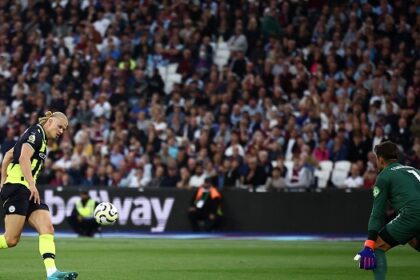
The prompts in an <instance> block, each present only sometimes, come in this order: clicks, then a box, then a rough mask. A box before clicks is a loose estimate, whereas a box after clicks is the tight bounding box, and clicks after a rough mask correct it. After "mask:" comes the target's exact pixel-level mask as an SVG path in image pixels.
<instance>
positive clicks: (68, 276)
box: [47, 270, 78, 280]
mask: <svg viewBox="0 0 420 280" xmlns="http://www.w3.org/2000/svg"><path fill="white" fill-rule="evenodd" d="M77 275H78V274H77V272H64V271H59V270H57V271H56V272H54V273H53V274H51V276H49V277H48V278H47V280H63V279H64V280H74V279H76V278H77Z"/></svg>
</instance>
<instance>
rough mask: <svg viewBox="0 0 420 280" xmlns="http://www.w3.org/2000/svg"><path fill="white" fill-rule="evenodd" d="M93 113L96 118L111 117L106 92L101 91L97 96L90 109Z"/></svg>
mask: <svg viewBox="0 0 420 280" xmlns="http://www.w3.org/2000/svg"><path fill="white" fill-rule="evenodd" d="M92 112H93V115H94V116H95V117H96V118H100V117H105V118H106V119H109V118H110V117H111V112H112V108H111V104H110V103H109V102H108V101H107V96H106V93H101V94H100V95H99V97H98V102H97V103H96V104H95V106H94V107H93V109H92Z"/></svg>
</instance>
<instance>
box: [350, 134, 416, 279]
mask: <svg viewBox="0 0 420 280" xmlns="http://www.w3.org/2000/svg"><path fill="white" fill-rule="evenodd" d="M374 152H375V154H376V157H377V165H378V168H379V170H380V173H379V175H378V178H377V179H376V182H375V186H374V188H373V198H374V201H373V208H372V213H371V215H370V219H369V225H368V239H367V240H366V241H365V244H364V248H363V250H362V251H360V252H359V253H358V255H356V257H355V259H356V260H359V267H360V268H361V269H366V270H370V269H372V270H373V274H374V277H375V280H382V279H385V277H386V272H387V262H386V257H385V252H386V251H388V250H389V249H391V248H393V247H394V246H397V245H400V244H406V243H408V244H410V245H411V246H412V247H413V248H414V249H416V250H417V251H420V172H419V170H418V169H416V168H413V167H410V166H405V165H401V164H399V163H398V162H397V158H398V147H397V145H395V144H394V143H392V142H389V141H386V142H383V143H381V144H379V145H376V146H375V149H374ZM387 201H389V202H390V203H391V204H392V206H393V208H394V209H395V211H396V214H397V216H396V217H395V218H394V219H393V220H392V221H390V222H389V223H388V224H386V225H385V226H383V224H384V219H385V210H386V204H387Z"/></svg>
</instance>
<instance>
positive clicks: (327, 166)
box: [314, 160, 333, 188]
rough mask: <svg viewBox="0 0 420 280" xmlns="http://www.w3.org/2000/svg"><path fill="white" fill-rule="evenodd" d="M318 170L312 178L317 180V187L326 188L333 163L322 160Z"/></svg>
mask: <svg viewBox="0 0 420 280" xmlns="http://www.w3.org/2000/svg"><path fill="white" fill-rule="evenodd" d="M319 167H320V169H316V170H315V172H314V176H315V177H316V178H317V187H318V188H326V187H327V186H328V182H329V180H330V176H331V172H332V169H333V162H332V161H330V160H323V161H321V162H320V163H319Z"/></svg>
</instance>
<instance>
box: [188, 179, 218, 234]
mask: <svg viewBox="0 0 420 280" xmlns="http://www.w3.org/2000/svg"><path fill="white" fill-rule="evenodd" d="M211 181H212V179H211V178H209V177H207V178H206V179H205V180H204V183H203V185H202V186H200V187H199V188H198V189H197V191H196V192H195V193H194V196H193V198H192V200H191V206H190V208H189V210H188V218H189V220H190V223H191V227H192V229H193V231H194V232H199V231H206V232H210V231H214V230H217V229H219V226H220V222H221V219H222V216H223V212H222V196H221V194H220V193H219V192H218V191H217V189H216V188H215V187H213V186H212V185H211Z"/></svg>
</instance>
